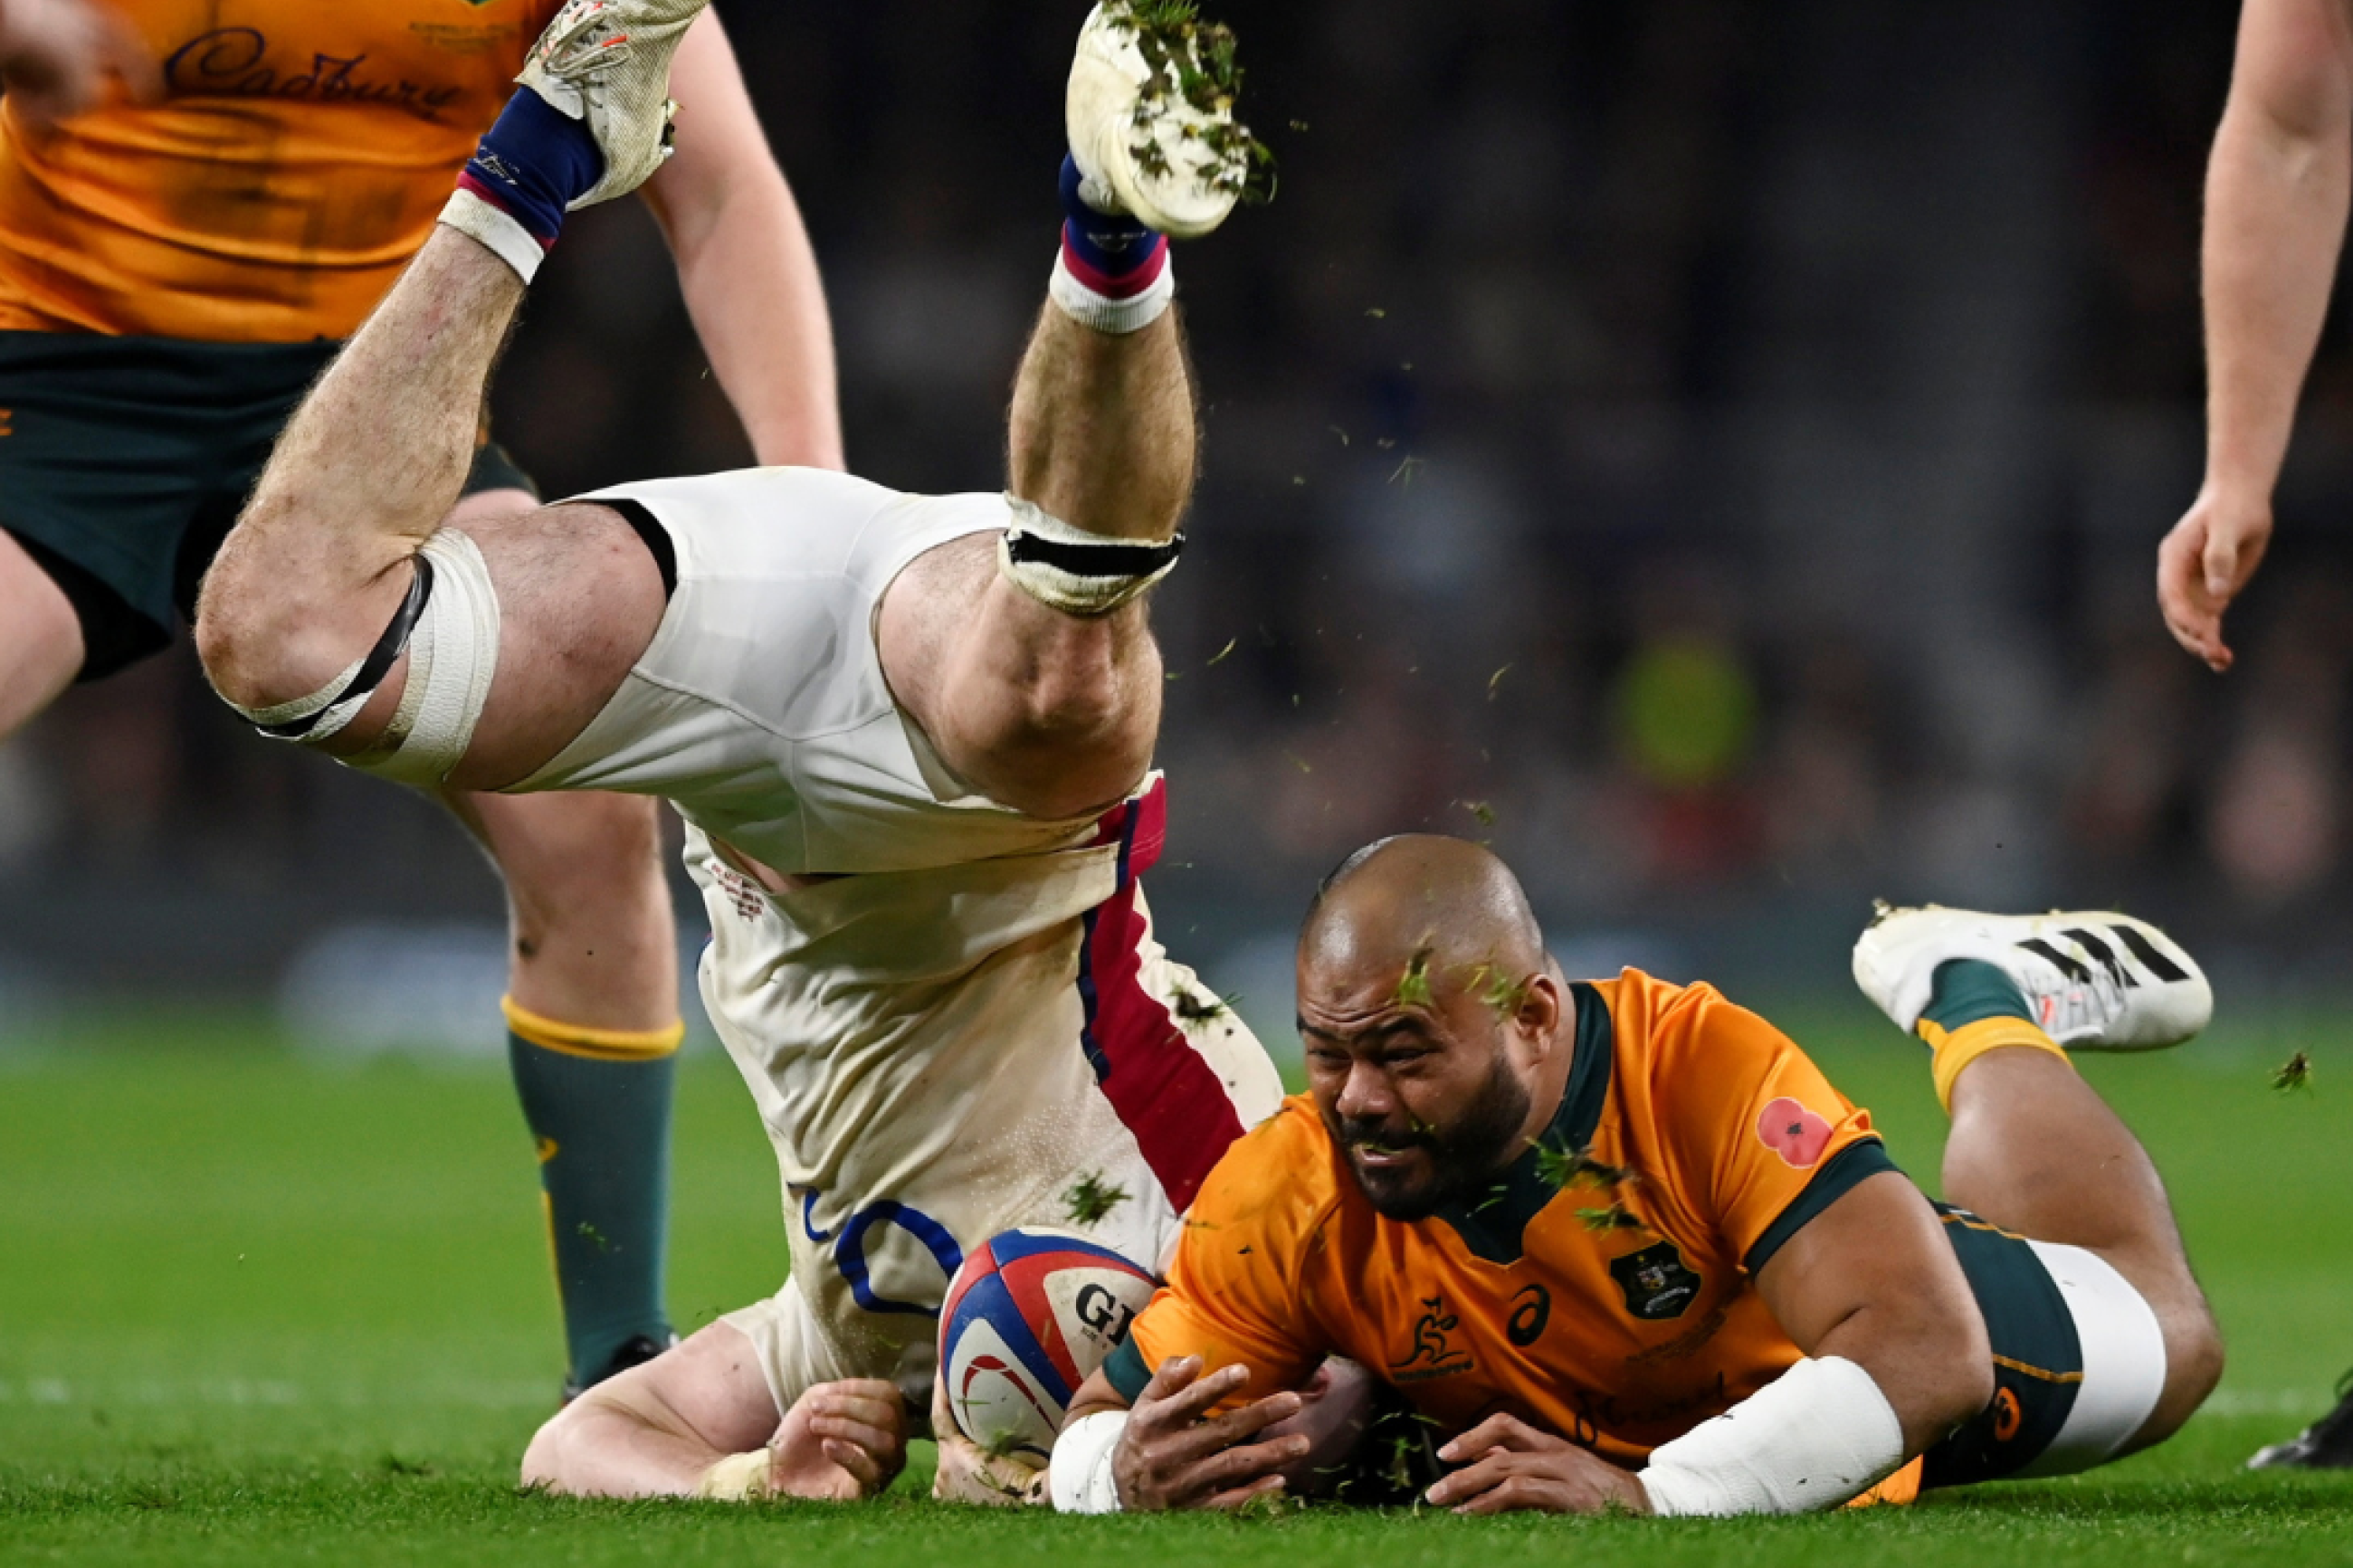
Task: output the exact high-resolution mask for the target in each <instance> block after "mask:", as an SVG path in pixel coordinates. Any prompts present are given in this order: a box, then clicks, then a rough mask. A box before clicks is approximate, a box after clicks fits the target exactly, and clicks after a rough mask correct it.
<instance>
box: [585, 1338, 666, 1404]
mask: <svg viewBox="0 0 2353 1568" xmlns="http://www.w3.org/2000/svg"><path fill="white" fill-rule="evenodd" d="M676 1343H678V1336H677V1335H676V1334H666V1335H664V1336H663V1337H661V1338H660V1339H656V1338H655V1337H654V1336H653V1335H651V1334H637V1335H633V1336H632V1337H630V1338H628V1339H626V1340H623V1341H622V1342H620V1343H619V1344H618V1345H617V1346H616V1347H615V1348H614V1351H613V1353H612V1354H611V1355H610V1356H609V1357H607V1359H606V1362H605V1365H604V1368H603V1370H602V1371H600V1372H598V1373H596V1376H594V1377H592V1378H590V1379H588V1380H587V1381H586V1382H585V1383H582V1382H577V1381H575V1380H574V1379H572V1378H569V1377H567V1378H565V1380H564V1403H565V1404H566V1405H569V1404H571V1403H572V1402H573V1401H574V1400H575V1399H577V1398H579V1397H580V1396H581V1395H582V1394H586V1393H587V1392H588V1391H589V1390H590V1389H592V1388H594V1387H596V1385H597V1384H600V1383H602V1382H604V1381H605V1380H606V1379H607V1378H608V1377H617V1376H618V1375H619V1374H620V1373H625V1372H627V1371H628V1370H629V1369H630V1368H631V1367H633V1366H643V1365H645V1364H646V1363H648V1362H649V1361H651V1360H653V1359H654V1357H656V1356H658V1355H659V1354H661V1353H662V1352H664V1351H666V1350H668V1349H670V1346H672V1345H674V1344H676Z"/></svg>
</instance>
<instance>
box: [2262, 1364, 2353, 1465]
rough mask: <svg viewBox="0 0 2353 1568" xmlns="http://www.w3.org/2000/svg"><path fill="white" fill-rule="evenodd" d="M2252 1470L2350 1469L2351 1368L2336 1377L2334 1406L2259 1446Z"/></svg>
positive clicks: (2352, 1447)
mask: <svg viewBox="0 0 2353 1568" xmlns="http://www.w3.org/2000/svg"><path fill="white" fill-rule="evenodd" d="M2247 1468H2249V1469H2251V1470H2353V1372H2348V1373H2346V1374H2345V1375H2344V1376H2343V1377H2341V1378H2338V1379H2337V1408H2336V1409H2334V1410H2332V1411H2330V1412H2329V1413H2328V1414H2327V1415H2324V1416H2322V1417H2321V1418H2320V1419H2319V1420H2317V1421H2316V1422H2314V1423H2313V1424H2312V1425H2311V1426H2307V1427H2306V1428H2305V1429H2304V1430H2303V1431H2301V1432H2299V1433H2297V1434H2296V1435H2295V1436H2293V1437H2291V1438H2289V1439H2288V1440H2287V1441H2286V1442H2284V1443H2274V1444H2273V1445H2272V1446H2271V1447H2268V1448H2263V1449H2261V1450H2259V1451H2258V1452H2257V1453H2256V1454H2255V1457H2254V1458H2252V1459H2249V1460H2248V1461H2247Z"/></svg>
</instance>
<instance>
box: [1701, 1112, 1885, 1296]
mask: <svg viewBox="0 0 2353 1568" xmlns="http://www.w3.org/2000/svg"><path fill="white" fill-rule="evenodd" d="M1895 1170H1896V1165H1895V1162H1894V1161H1893V1160H1891V1159H1889V1158H1888V1157H1887V1146H1886V1145H1885V1144H1883V1143H1882V1142H1880V1141H1879V1139H1878V1137H1877V1136H1876V1135H1875V1134H1874V1135H1873V1136H1872V1137H1869V1138H1862V1139H1858V1140H1856V1141H1855V1142H1852V1143H1850V1144H1848V1145H1847V1146H1846V1147H1845V1148H1843V1149H1841V1150H1840V1151H1839V1152H1837V1153H1835V1154H1833V1155H1831V1161H1830V1163H1829V1164H1827V1165H1824V1166H1823V1167H1822V1168H1821V1169H1820V1170H1819V1171H1816V1172H1815V1173H1814V1179H1813V1180H1812V1181H1810V1182H1808V1183H1807V1184H1806V1189H1805V1191H1803V1192H1801V1193H1799V1194H1798V1195H1797V1196H1796V1197H1794V1198H1792V1199H1790V1200H1789V1206H1788V1208H1785V1209H1783V1210H1782V1211H1781V1217H1780V1218H1778V1219H1777V1220H1775V1221H1774V1222H1773V1223H1772V1224H1771V1225H1769V1226H1766V1227H1765V1234H1764V1235H1763V1236H1760V1237H1757V1245H1756V1246H1754V1247H1750V1248H1749V1249H1748V1256H1747V1257H1746V1258H1742V1259H1741V1260H1740V1266H1741V1267H1742V1268H1745V1269H1746V1270H1747V1271H1748V1272H1749V1273H1751V1274H1754V1273H1756V1272H1757V1270H1758V1269H1760V1268H1764V1267H1765V1265H1766V1264H1767V1262H1769V1261H1771V1259H1772V1257H1773V1255H1774V1254H1775V1253H1777V1252H1778V1251H1780V1250H1781V1248H1782V1247H1785V1246H1787V1245H1788V1240H1789V1238H1790V1237H1793V1236H1795V1235H1797V1234H1798V1232H1799V1231H1800V1230H1803V1229H1804V1228H1805V1227H1806V1226H1807V1224H1808V1223H1809V1222H1810V1221H1811V1220H1812V1219H1813V1218H1814V1217H1815V1216H1816V1215H1819V1214H1820V1213H1821V1212H1822V1211H1823V1210H1824V1209H1826V1208H1828V1207H1830V1206H1831V1205H1832V1204H1834V1203H1836V1202H1838V1200H1839V1199H1841V1198H1842V1197H1844V1196H1846V1194H1848V1193H1850V1192H1852V1191H1853V1190H1854V1188H1855V1186H1856V1185H1857V1184H1859V1183H1861V1182H1862V1180H1863V1179H1864V1178H1865V1177H1868V1176H1875V1175H1877V1174H1879V1173H1881V1172H1882V1171H1895ZM1896 1173H1897V1174H1899V1175H1900V1174H1902V1172H1900V1171H1897V1172H1896Z"/></svg>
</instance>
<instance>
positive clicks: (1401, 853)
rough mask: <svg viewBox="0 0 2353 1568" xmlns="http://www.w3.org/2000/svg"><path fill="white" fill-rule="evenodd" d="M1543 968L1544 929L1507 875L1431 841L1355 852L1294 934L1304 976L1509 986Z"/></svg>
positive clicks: (1461, 846)
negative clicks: (1408, 977) (1393, 976)
mask: <svg viewBox="0 0 2353 1568" xmlns="http://www.w3.org/2000/svg"><path fill="white" fill-rule="evenodd" d="M1544 966H1545V953H1544V932H1543V931H1542V930H1541V929H1539V928H1538V926H1537V925H1536V917H1535V911H1534V910H1531V909H1529V908H1528V896H1527V894H1526V892H1525V890H1523V889H1521V887H1520V879H1518V878H1517V877H1514V876H1513V875H1512V868H1510V867H1508V866H1506V865H1504V862H1503V861H1502V860H1501V859H1499V858H1497V857H1496V856H1495V855H1494V854H1493V852H1492V851H1490V850H1488V849H1485V848H1483V847H1481V846H1479V845H1476V844H1472V843H1469V842H1467V841H1465V840H1463V839H1460V838H1448V837H1441V836H1440V835H1437V834H1420V833H1415V834H1404V835H1400V836H1399V837H1395V838H1384V839H1382V840H1380V841H1379V842H1378V843H1377V844H1370V845H1367V846H1366V847H1364V848H1362V849H1359V850H1357V851H1356V853H1355V854H1354V855H1351V856H1349V857H1348V858H1347V859H1345V860H1344V861H1342V862H1341V863H1340V867H1339V868H1338V869H1337V870H1335V871H1334V872H1333V873H1332V875H1331V876H1330V877H1328V878H1326V879H1324V886H1323V887H1322V888H1321V889H1319V890H1318V891H1317V893H1316V895H1315V902H1314V906H1313V907H1312V908H1310V909H1309V910H1308V911H1307V923H1306V926H1305V927H1304V929H1303V930H1302V931H1301V932H1300V934H1299V970H1300V975H1301V978H1302V979H1303V980H1304V979H1306V977H1307V976H1308V975H1310V974H1311V973H1314V974H1334V975H1336V974H1337V973H1359V974H1361V973H1366V972H1368V971H1389V972H1393V973H1398V975H1399V976H1400V977H1401V978H1402V977H1403V976H1404V975H1405V974H1406V973H1407V972H1408V971H1418V972H1419V973H1423V974H1425V975H1427V976H1428V977H1429V978H1430V980H1431V981H1432V982H1433V983H1440V984H1442V983H1443V982H1445V981H1446V980H1450V979H1451V980H1452V981H1454V982H1455V983H1457V984H1467V983H1472V981H1473V979H1474V977H1478V976H1482V975H1483V976H1485V977H1487V978H1491V979H1502V980H1504V981H1505V982H1506V983H1510V982H1515V981H1518V980H1520V979H1523V978H1525V976H1527V975H1529V974H1532V973H1535V972H1536V971H1538V970H1540V969H1542V968H1543V967H1544Z"/></svg>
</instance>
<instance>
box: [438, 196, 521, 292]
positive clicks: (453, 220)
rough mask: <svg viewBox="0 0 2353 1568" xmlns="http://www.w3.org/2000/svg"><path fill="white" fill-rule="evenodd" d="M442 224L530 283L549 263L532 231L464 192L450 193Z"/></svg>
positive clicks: (511, 215) (496, 206)
mask: <svg viewBox="0 0 2353 1568" xmlns="http://www.w3.org/2000/svg"><path fill="white" fill-rule="evenodd" d="M441 221H442V222H443V223H446V224H448V226H450V227H451V228H454V229H456V230H457V231H458V232H459V234H462V235H464V236H466V237H468V238H470V239H475V240H479V241H480V242H481V244H482V245H483V246H484V247H487V248H488V249H489V250H490V252H491V255H493V256H495V257H497V258H499V259H500V260H501V261H503V262H505V263H506V264H507V265H508V266H509V267H512V268H514V269H515V273H516V275H517V276H519V277H520V278H522V280H523V281H524V282H526V283H528V282H530V281H531V280H532V279H533V278H535V277H537V276H538V275H539V264H540V263H541V262H543V261H544V260H546V259H547V247H544V246H543V245H541V244H540V243H539V241H538V240H537V239H535V238H533V237H532V232H531V230H529V229H527V228H525V227H523V226H522V224H520V223H518V222H516V221H515V218H514V215H513V214H512V213H510V212H508V211H507V210H506V209H505V208H504V207H502V206H500V205H498V204H497V203H495V202H486V201H484V200H483V199H482V198H481V197H480V196H478V195H475V194H474V193H473V192H471V191H469V190H465V189H463V188H460V189H459V190H455V191H452V192H450V193H449V200H448V204H447V205H444V206H443V207H442V209H441Z"/></svg>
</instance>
